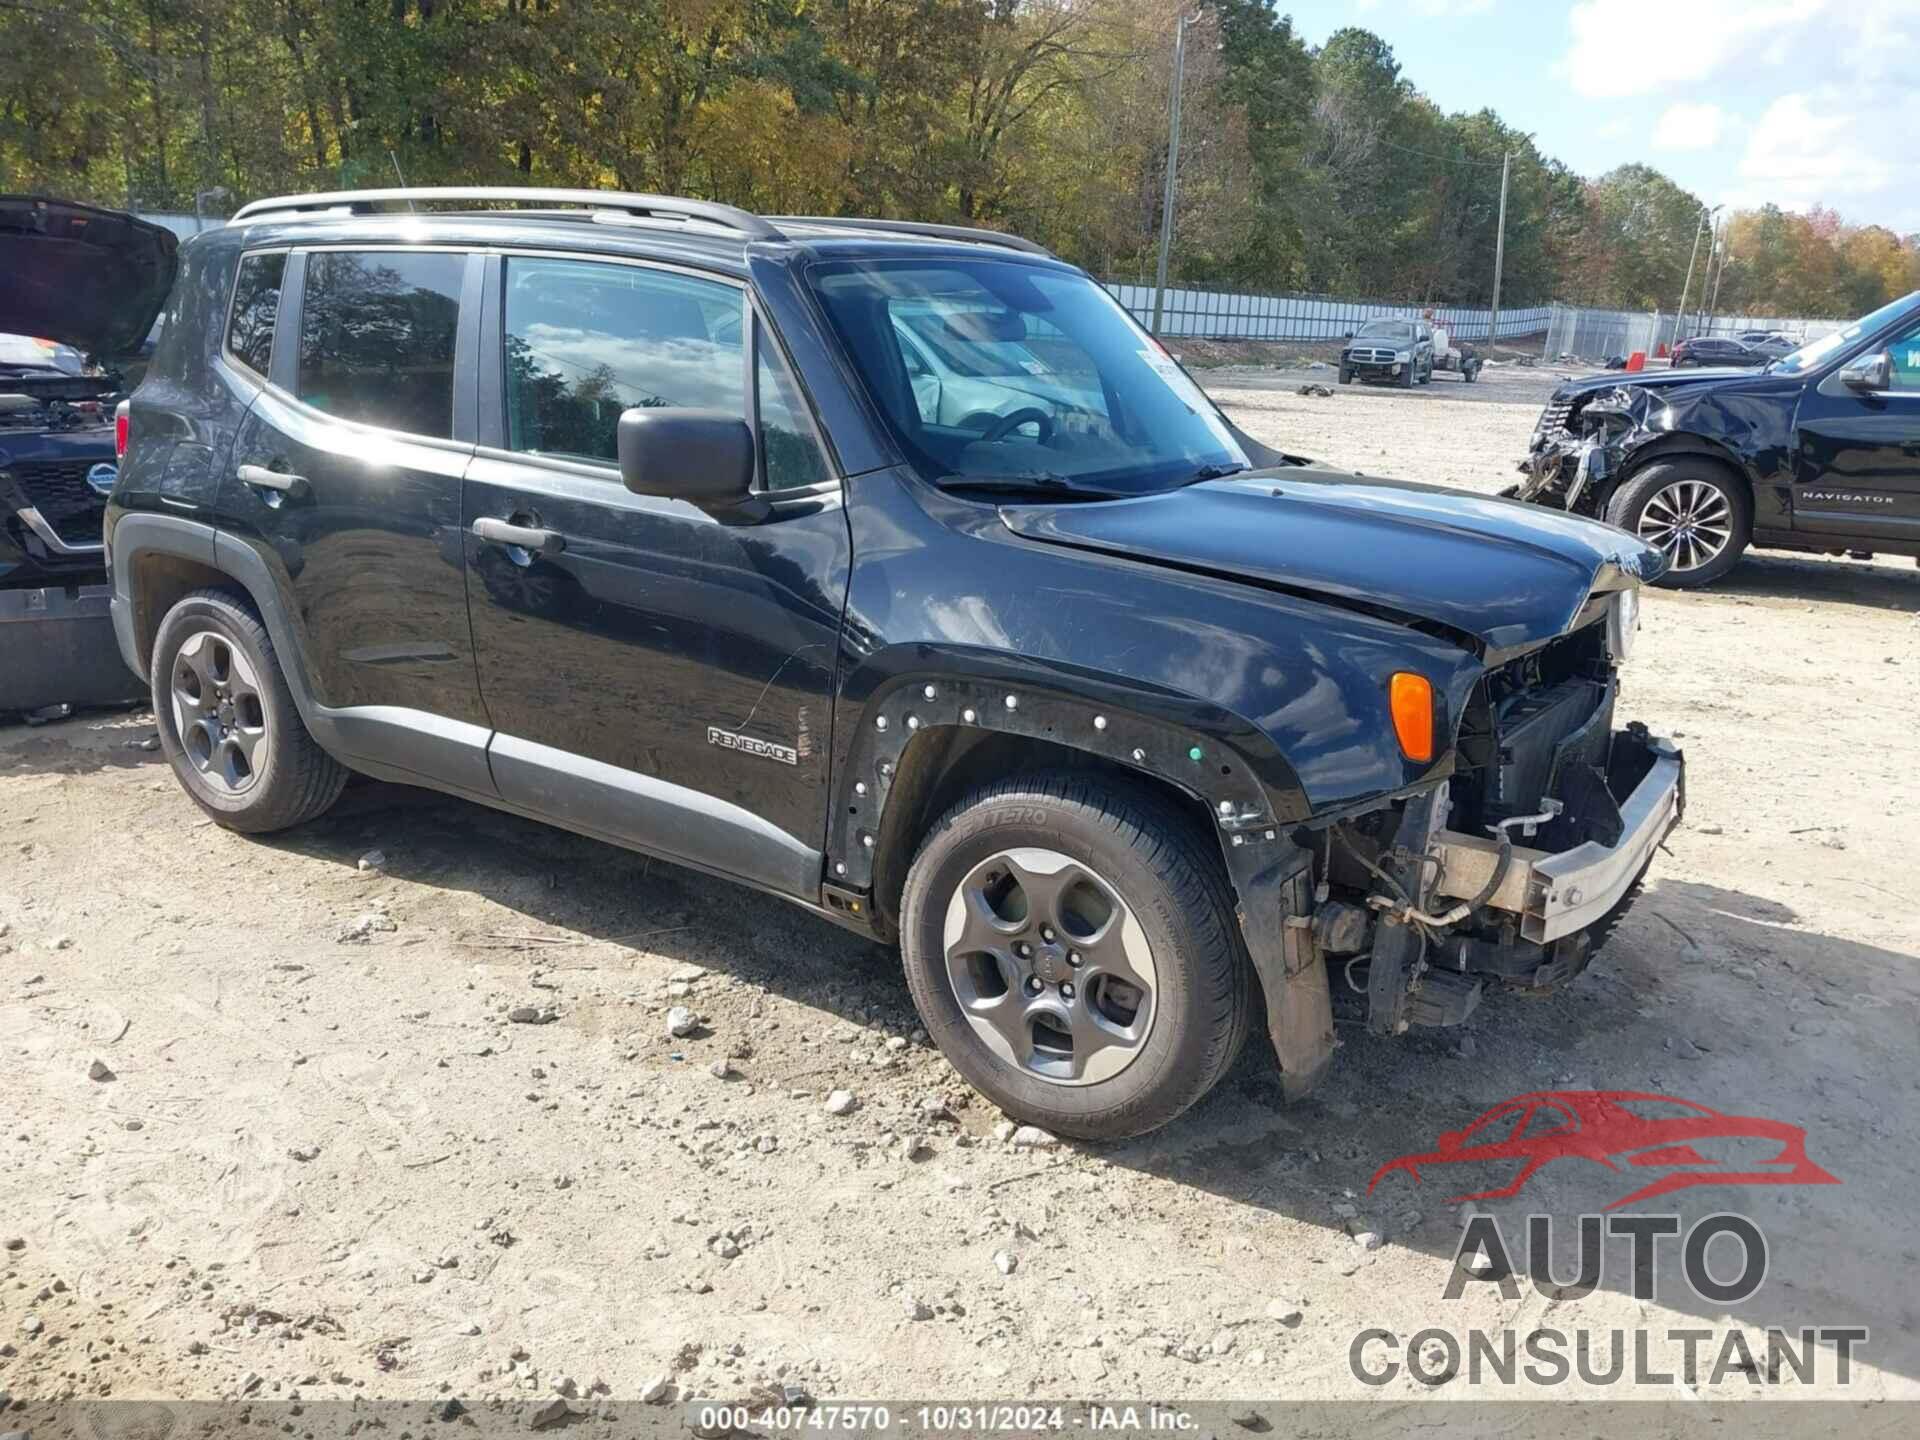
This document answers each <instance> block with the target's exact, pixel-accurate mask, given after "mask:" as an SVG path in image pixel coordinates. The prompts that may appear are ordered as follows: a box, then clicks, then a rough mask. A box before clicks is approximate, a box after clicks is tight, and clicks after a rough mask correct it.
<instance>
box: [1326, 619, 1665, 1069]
mask: <svg viewBox="0 0 1920 1440" xmlns="http://www.w3.org/2000/svg"><path fill="white" fill-rule="evenodd" d="M1624 593H1625V594H1628V595H1630V594H1631V593H1632V592H1624ZM1626 603H1627V602H1626V601H1625V600H1623V599H1621V598H1619V597H1616V599H1615V601H1614V605H1615V606H1616V607H1623V606H1624V605H1625V604H1626ZM1611 629H1612V627H1611V626H1609V625H1603V624H1593V625H1589V626H1587V627H1585V628H1584V629H1583V630H1582V631H1580V632H1577V633H1575V634H1573V635H1570V636H1567V637H1565V638H1564V639H1563V640H1561V641H1558V642H1555V643H1554V644H1553V645H1550V646H1548V647H1545V648H1544V649H1542V650H1540V651H1536V652H1534V653H1532V654H1529V655H1526V656H1523V657H1521V658H1520V659H1519V660H1516V661H1512V662H1510V663H1509V664H1507V665H1504V666H1501V667H1499V668H1498V669H1495V670H1492V671H1489V672H1488V674H1487V675H1486V676H1485V677H1483V679H1482V681H1481V683H1480V685H1479V686H1478V687H1477V688H1476V690H1475V692H1474V696H1473V700H1472V702H1471V704H1470V707H1469V710H1468V713H1467V714H1466V715H1465V716H1464V717H1463V723H1462V726H1461V732H1460V741H1459V751H1458V759H1457V762H1456V766H1455V770H1454V773H1453V775H1452V776H1451V778H1450V779H1448V780H1446V781H1444V782H1442V783H1441V784H1439V785H1436V786H1434V787H1433V788H1431V789H1430V790H1427V791H1424V792H1422V793H1420V794H1417V795H1415V796H1413V797H1411V798H1408V799H1404V800H1401V801H1398V802H1396V803H1394V804H1392V805H1389V806H1386V807H1383V808H1381V809H1379V810H1375V811H1372V812H1369V813H1367V814H1364V815H1361V816H1357V817H1353V818H1348V819H1344V820H1341V821H1339V822H1338V823H1336V824H1334V825H1332V826H1329V827H1327V828H1326V829H1325V830H1324V831H1322V832H1321V833H1320V834H1319V836H1317V837H1316V848H1317V850H1318V853H1317V855H1316V856H1315V861H1316V863H1315V865H1314V872H1315V874H1316V876H1317V877H1318V885H1317V887H1316V893H1315V896H1314V899H1315V901H1316V904H1315V906H1314V910H1313V922H1312V933H1313V935H1314V936H1315V938H1316V939H1317V940H1318V942H1319V945H1320V949H1321V950H1322V952H1323V953H1324V954H1326V955H1327V956H1328V957H1330V959H1331V965H1332V971H1333V974H1334V975H1335V976H1341V975H1342V974H1344V980H1345V983H1346V986H1347V987H1348V988H1349V989H1350V990H1351V991H1354V992H1358V993H1360V994H1361V995H1364V997H1365V1002H1366V1007H1367V1023H1368V1028H1369V1029H1371V1030H1372V1031H1374V1032H1375V1033H1377V1034H1383V1035H1387V1034H1397V1033H1399V1032H1401V1031H1404V1030H1406V1029H1408V1028H1409V1027H1410V1026H1414V1025H1458V1024H1460V1023H1461V1022H1462V1021H1464V1020H1465V1019H1466V1018H1467V1017H1468V1016H1469V1015H1470V1014H1472V1013H1473V1011H1474V1009H1475V1007H1476V1006H1478V1004H1479V1003H1480V1000H1481V998H1482V997H1483V995H1484V994H1485V992H1486V989H1487V987H1488V986H1490V985H1497V986H1502V987H1505V988H1508V989H1514V990H1520V991H1524V992H1527V993H1531V994H1541V993H1545V992H1547V991H1549V990H1552V989H1554V988H1555V987H1557V986H1559V985H1561V984H1564V983H1565V982H1566V981H1568V980H1571V979H1572V978H1573V977H1574V976H1576V975H1578V974H1580V973H1581V972H1582V971H1583V970H1585V969H1586V967H1587V965H1588V963H1589V962H1590V961H1591V960H1592V958H1593V956H1594V954H1595V953H1596V952H1597V950H1598V949H1599V947H1600V944H1601V943H1602V941H1603V940H1604V939H1605V937H1606V935H1607V932H1608V931H1609V930H1610V929H1611V927H1612V925H1613V923H1614V921H1615V920H1616V919H1617V918H1618V917H1619V915H1620V914H1621V913H1622V911H1623V910H1624V909H1625V907H1626V905H1627V903H1628V901H1629V900H1630V899H1631V897H1632V895H1633V892H1634V890H1635V888H1636V886H1637V885H1638V883H1639V881H1640V878H1641V876H1642V875H1643V874H1644V873H1645V871H1646V869H1647V867H1648V865H1649V863H1650V862H1651V860H1652V857H1653V853H1654V851H1655V850H1656V849H1657V848H1658V847H1659V845H1660V843H1661V842H1662V841H1663V840H1664V839H1665V838H1666V836H1667V834H1668V833H1669V832H1670V831H1671V830H1672V829H1673V827H1674V826H1675V825H1677V824H1678V823H1679V820H1680V817H1681V813H1682V811H1683V809H1684V807H1685V803H1686V788H1685V762H1684V760H1683V757H1682V756H1681V753H1680V751H1679V750H1677V749H1676V748H1675V747H1674V746H1673V745H1672V744H1671V743H1670V742H1668V741H1666V740H1663V739H1660V738H1658V737H1655V736H1653V735H1650V734H1649V733H1648V732H1647V730H1646V728H1645V727H1644V726H1641V725H1638V724H1634V725H1628V726H1626V727H1624V728H1622V729H1615V728H1614V724H1613V721H1614V701H1615V696H1616V691H1617V672H1616V671H1615V669H1614V665H1613V661H1612V659H1611V658H1610V656H1609V653H1608V651H1609V649H1610V645H1609V633H1610V630H1611Z"/></svg>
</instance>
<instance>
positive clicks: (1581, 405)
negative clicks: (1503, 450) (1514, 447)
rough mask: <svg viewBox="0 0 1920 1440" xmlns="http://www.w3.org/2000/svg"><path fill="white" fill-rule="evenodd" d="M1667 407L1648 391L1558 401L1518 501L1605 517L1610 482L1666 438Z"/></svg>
mask: <svg viewBox="0 0 1920 1440" xmlns="http://www.w3.org/2000/svg"><path fill="white" fill-rule="evenodd" d="M1667 413H1668V412H1667V406H1666V404H1665V402H1664V401H1663V400H1662V398H1661V397H1660V396H1659V394H1658V393H1656V392H1654V391H1651V390H1649V389H1646V388H1644V387H1635V386H1625V385H1620V386H1615V387H1613V388H1612V389H1607V390H1602V391H1600V392H1599V393H1598V394H1595V395H1592V396H1590V397H1589V396H1579V395H1572V396H1569V395H1564V394H1560V395H1555V397H1554V399H1553V401H1552V402H1551V403H1550V404H1548V406H1547V408H1546V409H1545V410H1543V411H1542V412H1541V414H1540V420H1539V423H1538V424H1537V425H1536V426H1535V427H1534V431H1533V439H1532V441H1531V442H1530V443H1529V445H1528V447H1527V458H1526V459H1524V460H1522V461H1521V462H1520V467H1519V468H1520V473H1521V474H1522V475H1523V476H1524V477H1525V478H1524V479H1523V480H1522V481H1521V482H1520V484H1519V486H1518V487H1517V488H1516V489H1514V490H1513V491H1512V492H1511V494H1512V496H1513V498H1514V499H1516V500H1525V501H1527V502H1528V503H1530V504H1534V505H1550V506H1552V507H1553V508H1554V509H1556V510H1565V511H1566V512H1568V513H1569V514H1572V515H1595V516H1597V515H1599V513H1600V504H1601V500H1602V497H1604V496H1605V494H1606V493H1607V489H1608V482H1609V481H1610V480H1611V479H1613V478H1614V477H1616V476H1618V475H1619V474H1620V473H1621V471H1622V470H1623V469H1624V468H1625V466H1626V463H1627V458H1628V456H1629V455H1630V454H1631V452H1632V451H1633V450H1635V449H1636V448H1638V447H1639V446H1640V445H1642V444H1645V443H1646V442H1647V441H1648V440H1651V439H1652V438H1653V437H1654V436H1655V435H1658V434H1661V433H1664V432H1665V431H1666V430H1667V429H1668V428H1669V427H1668V425H1667V424H1666V423H1665V421H1666V417H1667Z"/></svg>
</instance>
